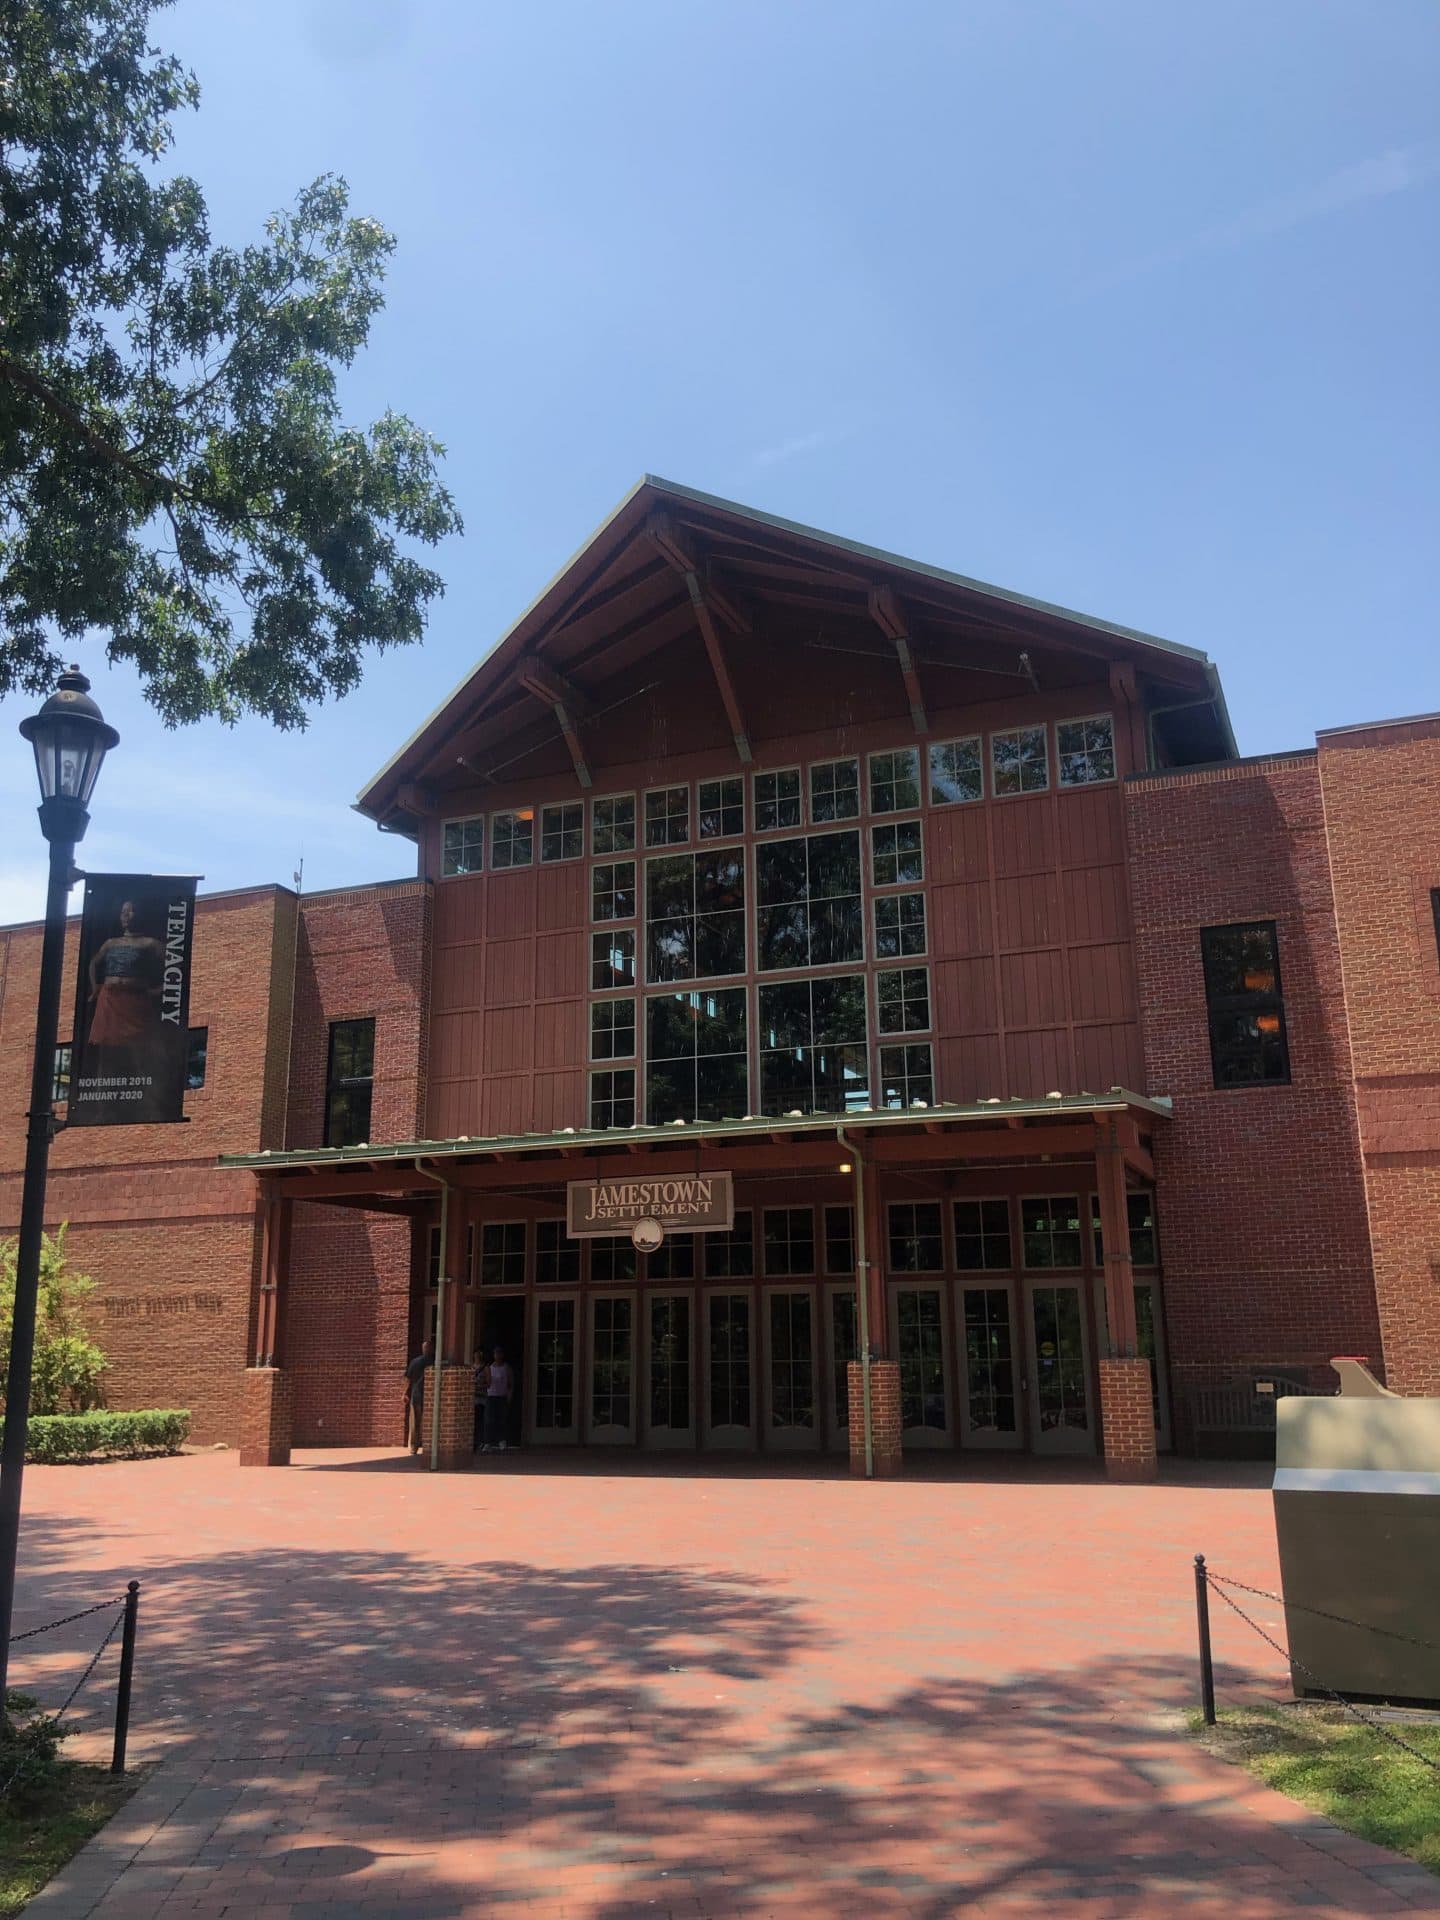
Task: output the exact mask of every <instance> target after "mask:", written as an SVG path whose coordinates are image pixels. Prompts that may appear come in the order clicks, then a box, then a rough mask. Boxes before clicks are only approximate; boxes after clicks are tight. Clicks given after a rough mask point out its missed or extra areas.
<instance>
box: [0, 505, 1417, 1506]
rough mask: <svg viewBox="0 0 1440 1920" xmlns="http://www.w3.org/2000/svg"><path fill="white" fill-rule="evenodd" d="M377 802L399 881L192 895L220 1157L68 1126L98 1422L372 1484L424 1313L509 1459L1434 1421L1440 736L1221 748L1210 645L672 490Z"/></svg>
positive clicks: (529, 621)
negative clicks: (582, 1189)
mask: <svg viewBox="0 0 1440 1920" xmlns="http://www.w3.org/2000/svg"><path fill="white" fill-rule="evenodd" d="M360 805H361V809H362V811H364V812H366V813H367V814H369V815H370V816H371V817H372V818H373V819H374V820H376V822H377V823H378V824H379V825H380V826H381V827H383V828H385V829H386V830H387V831H390V832H392V833H394V832H398V833H402V834H406V835H408V836H409V837H411V838H412V839H413V840H414V841H415V844H416V848H417V877H416V879H415V880H414V881H410V882H403V883H396V884H393V885H383V886H375V887H366V888H358V889H353V890H350V891H346V892H343V893H335V894H328V895H319V896H312V897H307V898H304V899H297V898H296V897H295V895H293V894H291V893H289V892H287V891H286V890H284V889H282V888H274V887H270V888H262V889H256V890H254V891H247V892H244V893H239V894H230V895H219V896H212V897H209V898H207V899H204V900H203V901H202V904H201V909H200V913H199V917H198V920H197V926H196V937H195V954H196V960H195V975H194V988H193V994H192V1012H191V1019H192V1023H193V1027H194V1029H195V1034H194V1035H192V1069H193V1071H192V1080H193V1081H194V1082H195V1085H194V1090H193V1093H192V1095H191V1096H189V1098H188V1099H187V1111H188V1113H189V1115H190V1119H191V1125H190V1126H189V1127H188V1128H187V1129H185V1130H184V1131H183V1132H181V1131H180V1130H175V1129H171V1130H169V1131H166V1132H164V1133H161V1132H159V1131H157V1130H156V1129H147V1128H140V1127H136V1128H112V1129H108V1130H105V1131H104V1132H100V1131H97V1130H88V1131H86V1132H84V1133H77V1134H75V1135H70V1136H67V1135H65V1134H63V1133H62V1135H61V1136H60V1138H59V1140H58V1141H57V1145H56V1149H55V1172H54V1174H53V1176H52V1182H51V1189H50V1194H51V1214H52V1218H53V1219H54V1220H55V1221H56V1222H58V1221H60V1220H62V1219H64V1220H68V1221H70V1222H71V1245H72V1249H73V1252H74V1254H75V1256H76V1258H77V1260H78V1262H79V1263H80V1264H82V1265H83V1266H85V1267H86V1268H87V1269H88V1270H89V1271H91V1272H92V1273H93V1274H94V1275H95V1276H96V1277H97V1279H98V1280H99V1281H100V1283H101V1284H100V1287H99V1290H98V1294H97V1309H96V1319H97V1330H98V1332H99V1333H100V1336H101V1338H102V1339H103V1341H104V1343H105V1345H106V1348H107V1351H108V1352H109V1354H110V1356H111V1360H112V1373H111V1376H110V1389H109V1390H110V1396H111V1399H112V1402H113V1403H114V1404H117V1405H134V1404H142V1403H149V1404H156V1403H165V1404H184V1405H188V1406H190V1407H192V1408H193V1409H194V1411H195V1415H196V1434H197V1437H198V1438H200V1439H209V1438H215V1439H227V1440H232V1441H233V1440H237V1439H239V1440H241V1442H242V1458H243V1459H246V1460H253V1461H256V1462H259V1461H276V1462H278V1461H281V1460H283V1459H285V1458H286V1457H288V1449H289V1446H290V1445H291V1444H292V1443H294V1444H304V1445H314V1444H324V1443H326V1442H331V1443H336V1444H363V1445H381V1444H398V1443H399V1442H400V1438H401V1408H400V1398H401V1393H400V1388H401V1382H400V1375H401V1369H402V1366H403V1363H404V1359H405V1355H406V1354H407V1352H411V1351H413V1350H414V1348H415V1346H416V1345H417V1344H418V1342H419V1340H420V1339H421V1337H422V1336H423V1334H424V1333H425V1332H426V1331H427V1330H438V1333H439V1336H440V1341H441V1354H442V1360H443V1362H444V1365H443V1366H442V1369H441V1375H440V1391H439V1393H438V1395H432V1398H431V1403H430V1404H431V1406H432V1408H434V1407H435V1406H436V1405H437V1403H438V1411H439V1420H438V1430H439V1453H440V1455H441V1457H442V1459H446V1460H453V1459H458V1458H459V1457H462V1456H463V1455H465V1454H466V1453H467V1452H468V1446H469V1429H470V1418H471V1413H470V1407H471V1394H472V1382H473V1365H472V1363H473V1361H474V1359H475V1357H476V1356H477V1355H483V1354H485V1353H487V1352H488V1351H489V1350H490V1349H491V1348H493V1346H494V1345H495V1344H497V1343H498V1344H502V1345H503V1346H504V1347H505V1348H506V1350H507V1352H508V1354H509V1356H510V1358H511V1359H512V1360H513V1361H514V1362H515V1363H516V1374H517V1381H518V1388H519V1390H518V1393H517V1395H516V1397H515V1400H514V1402H513V1403H512V1406H511V1410H510V1418H511V1432H512V1437H513V1438H514V1439H516V1440H524V1441H525V1442H526V1443H527V1444H534V1445H540V1444H547V1443H548V1444H556V1443H560V1444H566V1443H568V1444H615V1445H637V1446H653V1447H661V1446H666V1447H703V1448H722V1447H734V1448H752V1447H753V1448H760V1449H761V1450H767V1451H768V1450H778V1449H784V1448H799V1449H806V1448H809V1449H837V1450H842V1451H843V1450H846V1449H849V1450H850V1452H851V1457H852V1460H854V1461H855V1462H856V1463H857V1464H859V1463H860V1462H861V1461H862V1459H863V1457H864V1455H865V1453H866V1450H867V1446H868V1451H869V1455H870V1458H871V1461H872V1463H873V1465H874V1467H875V1468H876V1470H877V1471H880V1472H886V1471H893V1470H894V1469H895V1468H896V1467H897V1466H898V1465H899V1463H900V1461H901V1458H902V1457H903V1454H904V1453H905V1452H908V1451H911V1450H918V1449H922V1448H932V1449H951V1448H956V1447H959V1448H967V1449H968V1448H975V1449H981V1448H995V1449H1017V1450H1023V1449H1030V1450H1033V1451H1036V1452H1039V1453H1094V1452H1097V1451H1103V1453H1104V1455H1105V1457H1106V1461H1107V1465H1108V1467H1109V1470H1110V1471H1111V1472H1112V1473H1114V1474H1116V1475H1117V1476H1120V1477H1126V1476H1143V1475H1145V1474H1147V1473H1148V1472H1151V1471H1153V1465H1154V1457H1155V1452H1156V1448H1157V1446H1159V1447H1161V1448H1163V1447H1168V1446H1171V1445H1178V1446H1181V1447H1188V1446H1191V1445H1197V1444H1202V1443H1205V1444H1221V1445H1223V1444H1226V1434H1225V1431H1224V1430H1225V1428H1226V1427H1227V1424H1228V1425H1229V1426H1232V1427H1238V1426H1245V1425H1246V1424H1248V1423H1249V1419H1250V1416H1251V1415H1253V1414H1254V1412H1255V1410H1256V1408H1257V1407H1259V1406H1260V1405H1261V1404H1262V1402H1261V1395H1262V1394H1263V1393H1264V1392H1265V1391H1267V1390H1273V1389H1276V1388H1278V1389H1279V1390H1281V1391H1284V1390H1286V1389H1287V1388H1289V1387H1306V1386H1309V1387H1316V1388H1321V1387H1324V1386H1326V1385H1327V1384H1328V1382H1329V1380H1330V1378H1331V1376H1330V1374H1329V1370H1328V1364H1327V1363H1328V1361H1329V1359H1330V1357H1331V1356H1332V1355H1334V1354H1338V1353H1359V1354H1364V1355H1367V1356H1369V1358H1370V1359H1371V1361H1372V1364H1374V1365H1375V1366H1376V1367H1377V1369H1378V1370H1380V1371H1382V1372H1383V1373H1384V1375H1385V1376H1386V1377H1387V1378H1388V1379H1389V1380H1390V1381H1391V1382H1392V1383H1393V1384H1394V1385H1396V1386H1397V1387H1398V1388H1399V1389H1400V1390H1401V1391H1405V1392H1431V1393H1433V1392H1437V1391H1440V1283H1437V1261H1440V825H1437V822H1440V719H1433V718H1432V719H1428V720H1414V721H1405V722H1396V723H1391V724H1388V725H1385V726H1378V727H1357V728H1353V729H1346V730H1343V731H1339V732H1334V733H1329V734H1326V735H1324V736H1322V738H1321V740H1320V742H1319V745H1318V748H1317V749H1314V750H1304V751H1297V752H1294V753H1283V754H1276V755H1272V756H1268V757H1265V758H1261V759H1250V760H1246V759H1242V758H1240V757H1239V756H1238V754H1237V751H1236V747H1235V743H1234V741H1233V738H1232V735H1231V732H1230V728H1229V723H1228V720H1227V718H1226V714H1225V708H1224V700H1223V695H1222V693H1221V689H1220V684H1219V680H1218V677H1217V675H1216V673H1215V670H1214V668H1213V667H1212V666H1211V664H1210V663H1209V661H1208V660H1207V659H1206V658H1205V656H1204V655H1202V654H1199V653H1196V652H1194V651H1193V650H1190V649H1186V648H1181V647H1176V646H1173V645H1170V644H1168V643H1165V642H1162V641H1158V640H1155V639H1153V638H1152V637H1150V636H1147V635H1143V634H1138V633H1135V632H1132V631H1130V630H1128V629H1125V628H1120V627H1116V626H1114V625H1112V624H1110V623H1107V622H1104V621H1098V620H1094V619H1090V618H1088V617H1084V616H1080V615H1076V614H1073V613H1068V612H1066V611H1064V610H1062V609H1059V608H1055V607H1050V606H1047V605H1043V604H1041V603H1037V602H1034V601H1030V600H1026V599H1023V598H1021V597H1019V596H1016V595H1014V594H1009V593H1004V592H1001V591H1000V590H998V589H995V588H993V587H988V586H985V585H983V584H981V583H978V582H975V581H970V580H966V579H962V578H960V577H958V576H955V575H952V574H947V573H943V572H940V571H938V570H936V569H934V568H930V567H926V566H922V565H919V564H917V563H915V562H913V561H907V560H903V559H900V558H898V557H896V556H894V555H889V554H883V553H879V552H876V551H874V550H872V549H869V548H864V547H859V546H855V545H853V544H851V543H848V542H845V541H841V540H838V539H835V538H833V537H831V536H828V535H822V534H818V533H815V532H813V531H811V530H809V529H805V528H800V527H795V526H792V525H790V524H788V523H785V522H780V521H777V520H774V519H771V518H769V517H767V516H765V515H762V514H758V513H754V512H752V511H750V510H748V509H744V508H740V507H736V506H733V505H730V504H728V503H726V502H722V501H716V500H713V499H710V498H708V497H706V496H703V495H698V494H694V493H691V492H689V491H687V490H685V489H682V488H678V487H674V486H671V485H669V484H668V483H665V482H658V481H647V482H645V483H643V484H642V485H641V486H640V487H638V488H637V489H636V490H635V491H634V492H633V493H632V494H631V495H630V496H629V497H628V498H627V499H626V500H625V501H624V502H622V504H621V506H620V507H619V508H618V509H617V510H616V512H615V513H614V514H613V515H612V516H611V518H610V519H609V520H608V521H607V522H606V524H605V525H604V526H603V527H602V528H601V529H600V530H599V532H598V533H596V534H595V536H594V537H593V538H592V539H591V540H590V541H589V542H588V543H587V545H586V546H585V547H584V548H583V549H582V551H581V552H580V553H579V554H578V555H577V556H576V558H575V559H574V560H572V561H571V562H570V563H569V565H568V566H567V567H566V568H565V569H564V570H563V571H562V572H561V573H560V575H559V576H557V578H556V579H555V580H554V581H553V582H552V583H551V584H550V585H549V586H548V587H547V588H546V589H545V590H544V591H543V592H542V594H541V595H540V597H539V598H538V599H537V600H536V601H535V602H534V604H533V605H532V606H531V607H530V609H529V610H528V612H527V613H526V614H525V615H524V616H523V617H522V618H521V620H520V621H519V622H518V623H517V625H516V626H515V627H514V628H513V629H512V630H511V632H510V633H509V634H508V635H506V637H505V638H504V639H503V640H502V642H501V643H500V644H499V646H497V647H496V648H495V649H494V651H493V652H491V653H490V654H489V655H488V656H487V657H486V658H485V660H484V661H483V662H482V663H481V664H480V665H479V666H478V667H477V668H476V669H475V671H474V672H473V673H472V674H471V675H470V676H469V677H468V678H467V679H466V681H465V682H464V683H463V684H462V685H461V686H460V687H459V688H457V689H456V691H455V693H454V694H452V695H451V696H450V698H449V699H448V700H446V701H445V702H444V704H443V705H442V706H441V707H440V708H439V709H438V711H437V712H436V713H435V714H434V715H432V716H431V718H430V719H429V720H428V721H426V722H425V723H424V724H423V726H422V727H421V728H420V729H419V731H418V732H417V733H416V734H415V735H414V736H413V737H412V738H411V739H410V740H409V741H408V742H407V743H406V744H405V746H404V747H402V748H401V749H400V751H399V752H398V753H397V754H396V755H395V757H394V758H393V759H392V760H391V762H390V763H389V764H388V765H387V766H386V767H385V768H384V769H383V770H382V772H381V773H380V774H378V775H377V776H376V777H375V779H374V780H373V781H372V782H371V783H370V785H369V786H368V787H367V788H366V790H365V792H364V793H363V794H362V795H361V799H360ZM38 949H39V930H38V928H34V927H29V928H15V929H11V930H9V931H8V932H5V933H0V1099H3V1103H4V1107H3V1112H0V1129H3V1131H0V1149H3V1160H0V1223H4V1222H7V1221H13V1219H14V1217H15V1214H16V1212H17V1210H18V1189H19V1171H18V1170H19V1166H20V1161H21V1155H22V1150H23V1145H22V1126H23V1118H22V1109H23V1105H24V1087H25V1081H26V1072H27V1062H26V1057H25V1051H26V1045H27V1041H28V1034H29V1030H30V1029H29V1020H30V1018H31V1010H32V1008H33V1004H34V979H35V971H36V966H37V962H38ZM62 1065H63V1061H62ZM59 1091H61V1092H63V1087H62V1088H60V1089H59ZM715 1175H725V1176H728V1187H729V1191H730V1194H731V1197H732V1199H733V1208H734V1213H733V1223H732V1224H731V1225H730V1226H729V1227H728V1228H726V1229H725V1230H723V1231H708V1232H688V1231H685V1230H683V1227H682V1228H679V1229H677V1228H675V1227H673V1226H672V1228H671V1229H670V1230H667V1231H666V1232H665V1234H664V1236H663V1238H662V1239H661V1240H660V1243H659V1244H658V1245H657V1246H655V1247H653V1248H652V1249H648V1250H647V1249H644V1248H641V1247H637V1245H636V1244H634V1242H633V1241H632V1238H631V1236H630V1235H629V1233H628V1232H617V1233H614V1234H610V1235H607V1236H606V1237H602V1238H592V1237H585V1236H580V1237H576V1238H572V1237H571V1236H570V1227H571V1226H572V1225H575V1224H577V1223H576V1222H574V1221H567V1217H566V1194H567V1188H570V1187H572V1186H576V1185H578V1184H583V1183H591V1185H592V1186H593V1185H595V1183H601V1185H603V1186H604V1188H605V1190H606V1191H607V1192H608V1191H612V1190H613V1189H614V1187H615V1185H616V1183H619V1184H620V1185H621V1186H626V1190H627V1191H636V1192H638V1191H639V1188H636V1187H634V1186H633V1183H636V1182H650V1181H657V1180H658V1181H661V1182H668V1183H672V1188H667V1189H666V1190H667V1191H669V1190H673V1191H675V1192H684V1193H688V1192H690V1190H691V1184H693V1182H694V1181H695V1180H696V1179H697V1178H700V1179H705V1180H712V1181H713V1176H715ZM626 1183H631V1184H630V1185H628V1186H627V1185H626ZM687 1183H689V1184H687ZM646 1191H647V1192H656V1191H660V1189H653V1188H647V1189H646ZM866 1406H868V1407H869V1422H868V1427H867V1422H866V1419H865V1416H864V1409H865V1407H866ZM1231 1437H1232V1438H1233V1437H1237V1436H1231Z"/></svg>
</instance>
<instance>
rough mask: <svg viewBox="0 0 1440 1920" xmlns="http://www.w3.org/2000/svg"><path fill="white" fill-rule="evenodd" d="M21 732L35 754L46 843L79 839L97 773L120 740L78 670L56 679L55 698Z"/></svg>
mask: <svg viewBox="0 0 1440 1920" xmlns="http://www.w3.org/2000/svg"><path fill="white" fill-rule="evenodd" d="M20 731H21V733H22V734H23V735H24V737H25V738H26V739H27V740H28V741H29V742H30V745H31V747H32V748H33V750H34V753H35V771H36V774H37V775H38V776H39V780H40V802H41V805H40V825H41V828H42V830H43V832H44V834H45V838H46V839H47V840H55V839H67V840H78V839H79V838H80V837H81V834H83V833H84V831H85V825H86V824H87V823H88V809H89V805H90V796H91V794H92V793H93V792H94V791H95V782H96V781H97V780H98V779H99V777H100V768H101V766H102V764H103V763H104V759H105V756H106V754H107V753H108V752H109V751H110V749H111V747H113V746H115V745H116V744H117V743H118V741H119V739H120V736H119V734H118V733H117V732H116V731H115V729H114V727H112V726H108V725H107V724H106V721H105V716H104V715H103V714H102V713H101V711H100V709H99V707H97V706H96V704H95V702H94V701H93V700H92V699H91V698H90V682H89V681H88V680H87V679H86V678H85V676H84V674H83V673H81V671H80V669H79V668H78V667H70V668H68V669H67V670H66V672H64V673H62V674H61V676H60V683H59V685H58V686H57V687H56V689H55V691H54V693H52V694H51V696H50V698H49V699H48V700H47V701H46V702H45V704H44V706H43V707H41V709H40V711H39V713H37V714H34V715H32V716H31V718H30V719H28V720H22V721H21V722H20ZM47 815H48V817H47ZM77 820H78V821H79V823H80V824H79V831H78V832H76V831H75V830H74V828H75V825H76V823H77Z"/></svg>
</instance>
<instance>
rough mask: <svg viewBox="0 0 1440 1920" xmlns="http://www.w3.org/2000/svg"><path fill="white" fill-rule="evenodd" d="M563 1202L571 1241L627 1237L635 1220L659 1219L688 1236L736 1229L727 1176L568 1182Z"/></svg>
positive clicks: (703, 1174) (702, 1174) (678, 1175)
mask: <svg viewBox="0 0 1440 1920" xmlns="http://www.w3.org/2000/svg"><path fill="white" fill-rule="evenodd" d="M565 1199H566V1215H567V1220H566V1232H567V1233H568V1234H569V1235H570V1237H571V1238H572V1239H575V1240H586V1239H595V1238H598V1237H604V1236H607V1235H610V1234H614V1233H626V1232H628V1231H629V1230H630V1228H631V1227H633V1226H634V1225H635V1223H636V1221H637V1220H658V1221H659V1222H660V1224H661V1225H662V1226H665V1227H673V1228H675V1229H677V1230H680V1231H684V1232H686V1233H728V1232H729V1230H730V1229H731V1228H732V1227H733V1226H734V1224H735V1186H734V1182H733V1180H732V1179H731V1176H730V1175H729V1174H728V1173H688V1174H685V1173H682V1174H666V1175H664V1176H662V1177H660V1178H654V1177H643V1178H641V1179H637V1180H572V1181H570V1182H569V1184H568V1185H567V1186H566V1189H565Z"/></svg>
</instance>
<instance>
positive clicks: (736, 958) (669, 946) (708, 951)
mask: <svg viewBox="0 0 1440 1920" xmlns="http://www.w3.org/2000/svg"><path fill="white" fill-rule="evenodd" d="M744 971H745V849H744V848H743V847H707V848H706V849H705V850H704V852H703V853H672V854H662V855H660V856H659V857H658V858H655V859H651V860H647V861H646V862H645V978H646V979H647V980H648V981H649V982H650V983H651V984H652V985H654V984H658V983H659V982H661V981H665V980H714V979H724V978H726V977H727V976H729V975H733V974H737V973H744Z"/></svg>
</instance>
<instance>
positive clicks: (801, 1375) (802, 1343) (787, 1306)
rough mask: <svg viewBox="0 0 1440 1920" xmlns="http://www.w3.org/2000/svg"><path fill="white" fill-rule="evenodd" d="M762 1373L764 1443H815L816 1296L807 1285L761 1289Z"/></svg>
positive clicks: (817, 1432)
mask: <svg viewBox="0 0 1440 1920" xmlns="http://www.w3.org/2000/svg"><path fill="white" fill-rule="evenodd" d="M765 1375H766V1389H767V1390H766V1404H765V1445H766V1447H767V1448H772V1447H773V1448H777V1449H785V1448H794V1447H818V1446H819V1444H820V1405H819V1391H818V1381H817V1379H816V1368H815V1295H814V1293H813V1292H812V1291H811V1289H810V1288H809V1287H793V1288H791V1287H787V1288H779V1287H776V1288H773V1289H772V1290H771V1291H769V1292H767V1293H766V1295H765Z"/></svg>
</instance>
